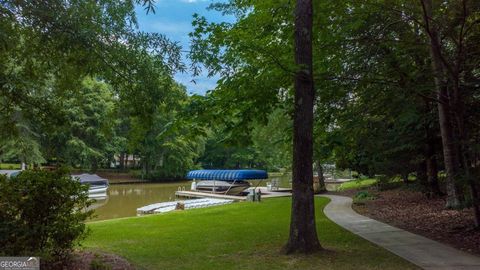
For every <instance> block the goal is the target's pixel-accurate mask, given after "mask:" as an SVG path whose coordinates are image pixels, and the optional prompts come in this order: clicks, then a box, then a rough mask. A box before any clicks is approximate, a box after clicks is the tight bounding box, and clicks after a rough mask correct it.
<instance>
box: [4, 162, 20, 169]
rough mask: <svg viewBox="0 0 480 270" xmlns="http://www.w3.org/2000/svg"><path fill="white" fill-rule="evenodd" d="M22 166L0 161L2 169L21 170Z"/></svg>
mask: <svg viewBox="0 0 480 270" xmlns="http://www.w3.org/2000/svg"><path fill="white" fill-rule="evenodd" d="M21 167H22V165H21V164H14V163H0V170H19V169H20V168H21Z"/></svg>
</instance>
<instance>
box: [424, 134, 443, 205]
mask: <svg viewBox="0 0 480 270" xmlns="http://www.w3.org/2000/svg"><path fill="white" fill-rule="evenodd" d="M425 162H426V166H427V182H428V187H429V189H430V192H431V195H432V196H440V195H442V192H441V191H440V186H439V185H438V166H437V157H436V155H435V140H434V138H433V135H432V134H431V132H430V131H429V130H427V143H426V146H425Z"/></svg>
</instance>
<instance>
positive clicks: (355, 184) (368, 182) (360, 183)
mask: <svg viewBox="0 0 480 270" xmlns="http://www.w3.org/2000/svg"><path fill="white" fill-rule="evenodd" d="M377 182H378V180H377V179H375V178H373V179H372V178H366V179H357V180H354V181H349V182H345V183H342V184H341V185H340V186H339V187H338V190H339V191H342V190H349V189H361V188H367V187H370V186H373V185H375V184H376V183H377Z"/></svg>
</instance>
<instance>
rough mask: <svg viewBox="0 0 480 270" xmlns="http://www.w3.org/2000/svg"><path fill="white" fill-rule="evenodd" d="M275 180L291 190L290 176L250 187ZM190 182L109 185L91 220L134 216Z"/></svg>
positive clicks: (185, 187)
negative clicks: (106, 194) (143, 208)
mask: <svg viewBox="0 0 480 270" xmlns="http://www.w3.org/2000/svg"><path fill="white" fill-rule="evenodd" d="M273 179H277V180H278V182H279V185H280V187H283V188H291V187H292V185H291V179H292V175H291V174H284V175H282V176H272V177H271V178H269V179H268V180H264V181H261V182H258V181H251V184H252V186H256V185H257V184H258V186H266V184H267V182H269V181H272V180H273ZM190 183H191V182H190V181H185V182H175V183H152V184H121V185H110V187H109V188H108V196H107V198H105V199H101V200H97V201H96V202H95V203H94V204H93V205H92V206H91V207H90V209H95V217H94V218H93V219H92V220H104V219H112V218H121V217H131V216H136V214H137V208H140V207H142V206H145V205H149V204H153V203H158V202H167V201H173V200H175V191H177V190H178V188H179V187H180V188H184V189H186V190H189V189H190ZM332 185H337V184H327V189H328V190H335V188H336V187H335V186H332Z"/></svg>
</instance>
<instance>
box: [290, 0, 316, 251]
mask: <svg viewBox="0 0 480 270" xmlns="http://www.w3.org/2000/svg"><path fill="white" fill-rule="evenodd" d="M312 24H313V6H312V1H311V0H297V2H296V8H295V63H296V64H297V67H298V68H299V70H298V71H297V73H296V75H295V105H294V106H295V109H294V119H293V130H294V131H293V166H292V167H293V168H292V171H293V179H292V214H291V221H290V236H289V239H288V243H287V245H286V247H285V252H286V253H287V254H288V253H294V252H299V253H312V252H315V251H318V250H320V249H321V248H322V247H321V246H320V242H319V241H318V237H317V229H316V225H315V208H314V197H313V167H312V158H313V140H312V137H313V99H314V88H313V68H312Z"/></svg>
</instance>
